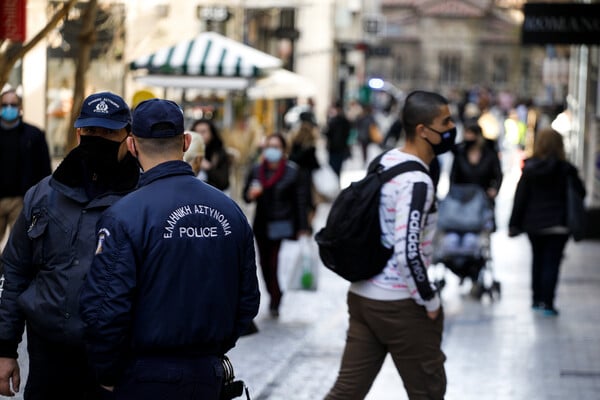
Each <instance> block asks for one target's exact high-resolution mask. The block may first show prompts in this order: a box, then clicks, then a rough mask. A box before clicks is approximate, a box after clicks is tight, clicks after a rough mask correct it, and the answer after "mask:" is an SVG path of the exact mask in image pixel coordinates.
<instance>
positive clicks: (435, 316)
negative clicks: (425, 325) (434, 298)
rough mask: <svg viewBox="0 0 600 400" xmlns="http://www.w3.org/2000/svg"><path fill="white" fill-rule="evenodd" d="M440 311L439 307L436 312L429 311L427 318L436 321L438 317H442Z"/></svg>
mask: <svg viewBox="0 0 600 400" xmlns="http://www.w3.org/2000/svg"><path fill="white" fill-rule="evenodd" d="M440 310H441V308H440V307H438V308H437V309H436V310H434V311H427V316H428V317H429V319H431V320H434V321H435V320H436V318H437V317H438V315H440Z"/></svg>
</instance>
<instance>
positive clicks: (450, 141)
mask: <svg viewBox="0 0 600 400" xmlns="http://www.w3.org/2000/svg"><path fill="white" fill-rule="evenodd" d="M426 128H427V129H429V130H431V131H433V132H435V133H437V134H438V135H440V136H441V137H442V141H441V142H439V143H438V144H433V143H431V142H429V140H427V139H425V140H427V141H428V142H429V144H430V145H431V148H432V149H433V153H434V154H435V155H436V156H437V155H440V154H443V153H445V152H447V151H448V150H450V149H452V147H453V146H454V140H456V127H454V128H451V129H448V130H447V131H446V132H440V131H437V130H435V129H433V128H430V127H428V126H426Z"/></svg>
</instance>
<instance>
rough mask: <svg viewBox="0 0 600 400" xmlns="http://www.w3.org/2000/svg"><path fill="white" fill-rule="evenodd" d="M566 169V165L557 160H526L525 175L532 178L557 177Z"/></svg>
mask: <svg viewBox="0 0 600 400" xmlns="http://www.w3.org/2000/svg"><path fill="white" fill-rule="evenodd" d="M564 167H565V163H564V162H563V161H561V160H558V159H556V158H546V159H541V158H529V159H527V160H525V166H524V167H523V173H527V175H529V176H531V177H538V178H541V177H545V176H556V174H557V173H558V172H559V170H561V169H563V168H564Z"/></svg>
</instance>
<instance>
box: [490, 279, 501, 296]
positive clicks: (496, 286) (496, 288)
mask: <svg viewBox="0 0 600 400" xmlns="http://www.w3.org/2000/svg"><path fill="white" fill-rule="evenodd" d="M501 292H502V288H501V285H500V282H498V281H494V282H493V283H492V295H494V297H496V296H498V297H500V294H501Z"/></svg>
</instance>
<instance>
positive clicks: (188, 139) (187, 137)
mask: <svg viewBox="0 0 600 400" xmlns="http://www.w3.org/2000/svg"><path fill="white" fill-rule="evenodd" d="M191 144H192V135H191V134H189V133H187V132H184V134H183V152H184V153H185V152H186V151H187V150H188V149H189V148H190V145H191Z"/></svg>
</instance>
